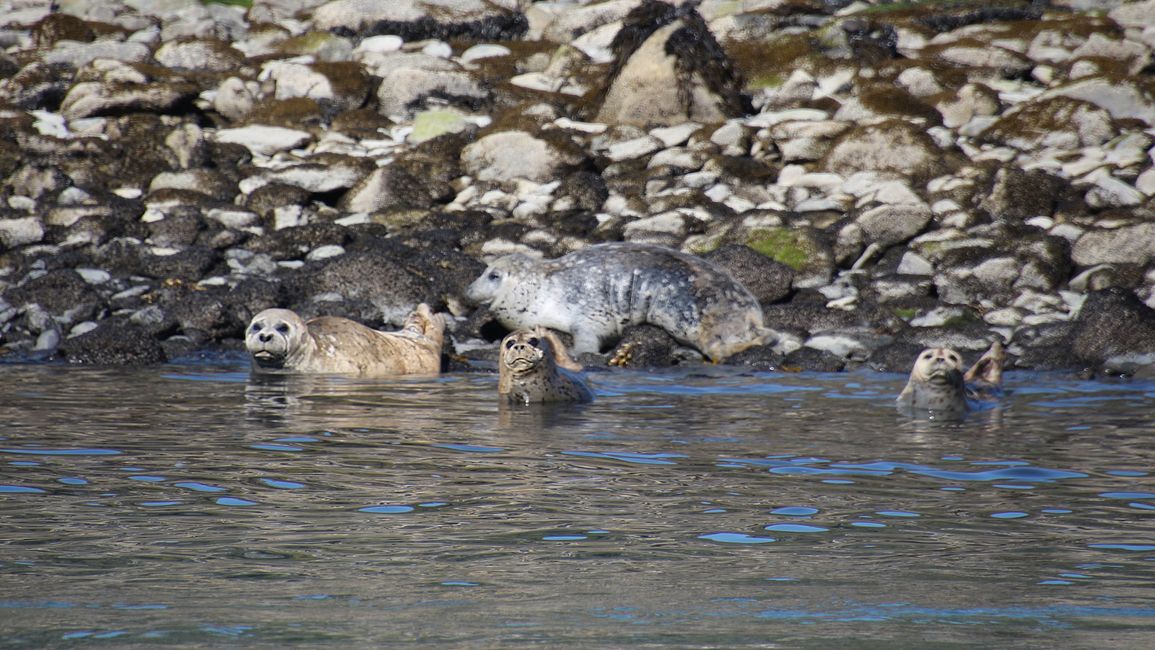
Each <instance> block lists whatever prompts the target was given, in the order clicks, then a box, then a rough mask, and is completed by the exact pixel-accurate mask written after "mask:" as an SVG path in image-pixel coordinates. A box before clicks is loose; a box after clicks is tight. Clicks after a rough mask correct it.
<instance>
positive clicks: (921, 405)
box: [896, 340, 1006, 415]
mask: <svg viewBox="0 0 1155 650" xmlns="http://www.w3.org/2000/svg"><path fill="white" fill-rule="evenodd" d="M1005 363H1006V351H1005V350H1004V349H1003V344H1002V342H1000V341H997V340H996V341H995V342H994V343H992V344H991V347H990V349H988V350H987V351H986V353H984V354H983V356H982V357H980V358H979V360H978V361H976V362H975V364H974V365H973V366H971V368H970V370H967V371H966V372H965V373H964V372H963V360H962V355H960V354H959V353H958V352H956V351H954V350H952V349H950V348H928V349H926V350H923V351H922V352H920V353H919V355H918V358H917V359H915V362H914V368H913V369H911V371H910V378H909V379H908V380H907V382H906V387H905V388H903V389H902V392H901V393H899V395H898V399H897V400H896V404H897V406H898V408H899V409H900V410H902V411H904V412H909V413H913V412H916V411H931V412H934V413H941V414H946V415H961V414H963V413H965V412H967V411H970V410H976V409H979V408H982V407H983V406H984V405H985V404H991V403H997V402H998V399H999V398H1000V397H1001V395H1002V383H1003V365H1004V364H1005Z"/></svg>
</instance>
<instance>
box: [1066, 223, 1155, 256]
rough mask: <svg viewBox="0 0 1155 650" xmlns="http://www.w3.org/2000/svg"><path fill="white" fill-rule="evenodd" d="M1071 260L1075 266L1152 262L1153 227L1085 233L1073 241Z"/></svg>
mask: <svg viewBox="0 0 1155 650" xmlns="http://www.w3.org/2000/svg"><path fill="white" fill-rule="evenodd" d="M1071 259H1072V260H1073V261H1074V262H1075V264H1078V265H1079V266H1094V265H1097V264H1138V265H1146V264H1149V263H1151V261H1152V260H1155V224H1151V223H1140V224H1136V225H1133V226H1124V227H1121V228H1115V229H1111V230H1088V231H1087V232H1086V233H1084V234H1083V236H1082V237H1079V239H1078V240H1077V241H1076V242H1075V245H1074V247H1073V248H1072V250H1071Z"/></svg>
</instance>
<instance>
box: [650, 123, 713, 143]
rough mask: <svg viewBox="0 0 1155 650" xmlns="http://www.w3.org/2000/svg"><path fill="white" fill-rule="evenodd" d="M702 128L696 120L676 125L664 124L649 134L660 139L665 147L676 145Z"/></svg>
mask: <svg viewBox="0 0 1155 650" xmlns="http://www.w3.org/2000/svg"><path fill="white" fill-rule="evenodd" d="M701 128H702V125H701V124H698V123H697V122H686V123H685V124H679V125H677V126H665V127H660V128H656V129H653V130H651V131H650V135H652V136H654V137H655V138H657V139H659V140H661V141H662V144H663V145H665V146H666V147H676V146H678V145H680V144H682V143H684V142H685V141H686V140H689V139H690V136H692V135H694V133H695V132H697V131H698V130H700V129H701Z"/></svg>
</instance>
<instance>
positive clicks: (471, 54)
mask: <svg viewBox="0 0 1155 650" xmlns="http://www.w3.org/2000/svg"><path fill="white" fill-rule="evenodd" d="M512 53H513V51H512V50H510V49H509V48H508V47H505V46H504V45H494V44H491V43H481V44H478V45H474V46H473V47H471V48H469V49H468V50H465V51H464V52H462V53H461V60H462V61H465V62H467V63H469V62H473V61H477V60H480V59H490V58H494V57H499V56H509V55H510V54H512Z"/></svg>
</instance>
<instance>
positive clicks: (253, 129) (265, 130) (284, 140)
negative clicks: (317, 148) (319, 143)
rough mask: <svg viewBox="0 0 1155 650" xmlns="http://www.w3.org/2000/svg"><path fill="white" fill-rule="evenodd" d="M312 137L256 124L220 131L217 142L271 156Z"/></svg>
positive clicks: (304, 133) (301, 132) (295, 131)
mask: <svg viewBox="0 0 1155 650" xmlns="http://www.w3.org/2000/svg"><path fill="white" fill-rule="evenodd" d="M312 137H313V136H312V135H310V134H309V133H308V132H306V131H299V130H297V129H286V128H284V127H280V126H263V125H258V124H254V125H252V126H242V127H238V128H235V129H220V130H219V131H217V132H216V136H215V140H216V141H217V142H223V143H226V144H239V145H244V146H245V147H246V148H247V149H248V150H249V151H251V152H252V153H254V154H258V155H262V156H270V155H272V154H274V153H276V152H278V151H286V150H288V149H293V148H294V147H299V146H301V145H303V144H305V143H306V142H308V141H309V140H311V139H312Z"/></svg>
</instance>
